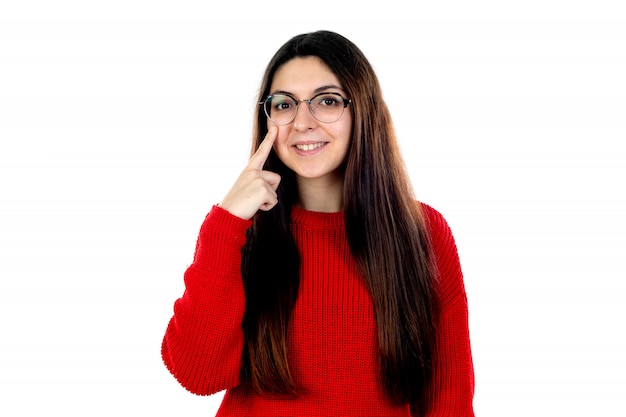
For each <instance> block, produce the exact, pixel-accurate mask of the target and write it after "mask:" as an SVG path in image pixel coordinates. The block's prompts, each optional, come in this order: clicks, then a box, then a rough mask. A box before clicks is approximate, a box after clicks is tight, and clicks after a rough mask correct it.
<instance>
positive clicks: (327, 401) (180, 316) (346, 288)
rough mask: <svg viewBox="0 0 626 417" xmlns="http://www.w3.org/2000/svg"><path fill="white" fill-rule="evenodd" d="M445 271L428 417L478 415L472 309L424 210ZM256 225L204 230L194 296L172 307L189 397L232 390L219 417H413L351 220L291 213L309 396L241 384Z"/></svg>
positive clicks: (174, 341) (294, 362)
mask: <svg viewBox="0 0 626 417" xmlns="http://www.w3.org/2000/svg"><path fill="white" fill-rule="evenodd" d="M423 209H424V213H425V215H426V218H427V222H428V225H429V230H430V233H431V237H432V242H433V248H434V253H435V257H436V262H437V267H438V270H439V275H440V276H439V288H438V290H439V293H440V301H441V316H440V322H439V323H438V329H439V330H438V331H439V334H438V340H439V342H438V347H437V357H438V358H439V360H438V361H437V362H436V368H435V370H434V380H433V385H432V395H431V404H430V407H429V408H430V411H429V414H428V416H429V417H443V416H450V417H451V416H459V417H471V416H473V415H474V412H473V406H472V400H473V393H474V371H473V365H472V356H471V349H470V339H469V331H468V312H467V298H466V294H465V288H464V284H463V276H462V273H461V267H460V263H459V257H458V254H457V249H456V245H455V243H454V238H453V236H452V233H451V231H450V228H449V227H448V224H447V223H446V221H445V219H444V218H443V217H442V216H441V214H440V213H439V212H437V211H436V210H434V209H433V208H431V207H429V206H427V205H423ZM250 225H251V222H250V221H246V220H243V219H240V218H238V217H235V216H233V215H231V214H230V213H228V212H227V211H225V210H223V209H221V208H219V207H218V206H215V207H213V209H212V210H211V212H210V213H209V214H208V216H207V217H206V219H205V221H204V222H203V224H202V227H201V229H200V234H199V237H198V241H197V245H196V252H195V256H194V260H193V263H192V264H191V265H190V266H189V268H188V269H187V270H186V272H185V292H184V294H183V296H182V297H181V298H179V299H178V300H176V302H175V304H174V316H173V317H172V319H171V321H170V323H169V325H168V327H167V330H166V333H165V337H164V339H163V344H162V357H163V361H164V363H165V365H166V366H167V368H168V369H169V371H170V372H171V373H172V374H173V375H174V377H175V378H176V379H177V380H178V381H179V382H180V384H181V385H183V386H184V387H185V388H186V389H187V390H189V391H191V392H192V393H195V394H199V395H210V394H213V393H216V392H219V391H222V390H227V391H226V393H225V395H224V399H223V401H222V404H221V407H220V409H219V411H218V417H228V416H381V417H382V416H406V417H410V416H411V412H410V407H409V405H408V404H407V405H404V406H398V405H395V404H393V403H392V402H391V401H390V400H389V398H388V397H387V395H386V394H385V392H384V389H383V385H382V379H381V371H380V364H379V357H378V348H377V346H378V342H377V330H376V321H375V318H374V308H373V303H372V298H371V296H370V294H369V292H368V290H367V288H366V286H365V283H364V281H363V279H362V277H361V276H360V274H359V273H358V270H357V266H356V264H355V261H354V259H353V258H352V255H351V253H350V249H349V246H348V242H347V237H346V231H345V226H344V219H343V213H316V212H310V211H305V210H302V209H298V208H296V207H294V209H293V214H292V231H293V234H294V237H295V240H296V242H297V245H298V249H299V251H300V254H301V266H300V268H301V281H300V289H299V295H298V300H297V302H296V305H295V308H294V311H293V316H292V319H291V323H290V328H289V336H288V337H289V345H288V351H289V355H290V356H289V365H290V368H291V371H292V374H293V375H294V378H295V382H296V384H297V385H298V387H299V389H300V391H301V392H302V393H301V395H298V396H296V397H286V396H281V395H259V394H257V393H255V392H253V391H252V390H250V389H249V387H248V386H246V384H241V383H240V380H239V373H240V368H241V365H242V358H241V356H242V350H243V343H244V336H243V332H242V328H241V322H242V318H243V315H244V309H245V296H244V289H243V283H242V279H241V272H240V266H241V248H242V247H243V245H244V244H245V240H246V237H245V231H246V230H247V229H248V228H249V227H250Z"/></svg>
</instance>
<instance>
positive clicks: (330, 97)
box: [259, 93, 352, 126]
mask: <svg viewBox="0 0 626 417" xmlns="http://www.w3.org/2000/svg"><path fill="white" fill-rule="evenodd" d="M351 102H352V100H348V99H347V98H343V97H342V96H341V94H339V93H321V94H318V95H316V96H314V97H313V98H310V99H308V100H296V99H295V98H293V97H291V96H290V95H287V94H273V95H271V96H267V98H266V99H265V101H262V102H260V103H259V105H263V110H264V111H265V115H266V116H267V117H268V118H269V119H270V120H271V121H272V122H274V123H275V124H277V125H280V126H283V125H288V124H289V123H291V122H293V121H294V120H295V118H296V114H297V113H298V105H299V104H300V103H306V104H308V105H309V111H310V112H311V115H313V117H315V119H316V120H318V121H320V122H322V123H333V122H336V121H337V120H339V118H340V117H341V115H342V114H343V110H344V109H345V108H346V107H348V104H350V103H351Z"/></svg>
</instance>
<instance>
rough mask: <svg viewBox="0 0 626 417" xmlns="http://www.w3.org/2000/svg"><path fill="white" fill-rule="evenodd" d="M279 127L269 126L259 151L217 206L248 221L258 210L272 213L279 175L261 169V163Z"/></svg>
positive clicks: (264, 159) (275, 202) (270, 147)
mask: <svg viewBox="0 0 626 417" xmlns="http://www.w3.org/2000/svg"><path fill="white" fill-rule="evenodd" d="M277 135H278V128H277V127H276V126H272V128H271V129H270V130H269V132H267V135H266V136H265V139H263V142H261V145H260V146H259V149H257V151H256V152H255V154H254V155H252V157H251V158H250V160H249V161H248V164H247V165H246V167H245V168H244V170H243V172H242V173H241V175H239V178H238V179H237V181H236V182H235V184H234V185H233V186H232V188H231V189H230V191H229V192H228V194H226V197H224V200H222V202H221V203H220V207H222V208H223V209H224V210H227V211H229V212H230V213H231V214H234V215H235V216H237V217H241V218H242V219H251V218H252V216H254V215H255V214H256V212H257V211H259V210H264V211H268V210H271V209H272V208H273V207H274V206H275V205H276V204H277V203H278V196H277V194H276V189H277V188H278V184H279V183H280V175H278V174H276V173H274V172H270V171H264V170H263V164H265V161H266V160H267V157H268V156H269V154H270V151H271V150H272V146H273V145H274V141H275V140H276V136H277Z"/></svg>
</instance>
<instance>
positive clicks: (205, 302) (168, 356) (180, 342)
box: [161, 206, 252, 395]
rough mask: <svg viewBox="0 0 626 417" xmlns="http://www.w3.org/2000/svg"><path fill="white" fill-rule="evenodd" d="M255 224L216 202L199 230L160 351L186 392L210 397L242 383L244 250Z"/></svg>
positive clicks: (166, 364) (168, 367) (167, 365)
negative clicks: (242, 258) (179, 296)
mask: <svg viewBox="0 0 626 417" xmlns="http://www.w3.org/2000/svg"><path fill="white" fill-rule="evenodd" d="M251 224H252V222H250V221H247V220H244V219H240V218H238V217H236V216H233V215H232V214H230V213H229V212H227V211H226V210H224V209H221V208H220V207H218V206H214V207H213V208H212V210H211V211H210V213H209V214H208V215H207V217H206V219H205V220H204V222H203V224H202V227H201V228H200V234H199V237H198V240H197V243H196V251H195V255H194V259H193V263H192V264H191V265H190V266H189V268H187V270H186V271H185V275H184V279H185V291H184V293H183V295H182V297H181V298H179V299H178V300H176V302H175V303H174V315H173V317H172V318H171V320H170V322H169V324H168V326H167V330H166V332H165V336H164V338H163V343H162V346H161V355H162V358H163V362H164V363H165V366H166V367H167V369H169V371H170V372H171V373H172V375H173V376H174V377H175V378H176V379H177V380H178V382H180V384H181V385H182V386H183V387H185V388H186V389H187V390H189V391H190V392H192V393H194V394H198V395H210V394H213V393H216V392H219V391H222V390H224V389H228V388H232V387H234V386H236V385H238V384H239V371H240V368H241V353H242V350H243V341H244V338H243V331H242V329H241V321H242V319H243V314H244V309H245V295H244V289H243V282H242V279H241V249H242V247H243V245H244V244H245V241H246V236H245V231H246V230H247V229H248V228H249V227H250V226H251Z"/></svg>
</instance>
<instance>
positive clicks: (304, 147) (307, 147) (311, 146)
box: [296, 142, 324, 151]
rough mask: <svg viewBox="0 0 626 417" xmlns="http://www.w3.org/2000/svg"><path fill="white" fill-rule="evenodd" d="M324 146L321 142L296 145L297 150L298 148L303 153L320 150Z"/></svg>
mask: <svg viewBox="0 0 626 417" xmlns="http://www.w3.org/2000/svg"><path fill="white" fill-rule="evenodd" d="M323 145H324V143H322V142H320V143H311V144H307V145H296V148H298V149H299V150H301V151H312V150H313V149H317V148H320V147H322V146H323Z"/></svg>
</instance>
